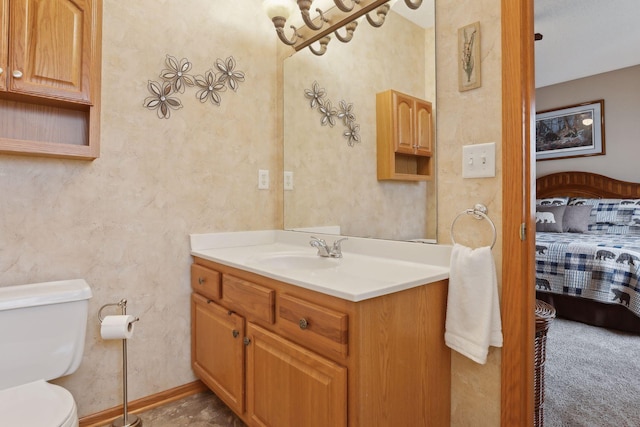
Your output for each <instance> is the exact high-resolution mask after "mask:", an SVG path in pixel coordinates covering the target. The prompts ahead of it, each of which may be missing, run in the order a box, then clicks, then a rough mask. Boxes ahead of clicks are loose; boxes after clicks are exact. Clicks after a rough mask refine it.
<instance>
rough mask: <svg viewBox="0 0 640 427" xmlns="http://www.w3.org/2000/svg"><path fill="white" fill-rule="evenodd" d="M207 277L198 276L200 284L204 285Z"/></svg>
mask: <svg viewBox="0 0 640 427" xmlns="http://www.w3.org/2000/svg"><path fill="white" fill-rule="evenodd" d="M206 281H207V279H205V278H204V277H198V284H199V285H204V282H206Z"/></svg>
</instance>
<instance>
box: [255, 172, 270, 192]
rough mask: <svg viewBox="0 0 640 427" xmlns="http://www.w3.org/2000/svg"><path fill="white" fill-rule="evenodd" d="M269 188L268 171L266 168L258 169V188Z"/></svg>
mask: <svg viewBox="0 0 640 427" xmlns="http://www.w3.org/2000/svg"><path fill="white" fill-rule="evenodd" d="M268 189H269V171H268V170H267V169H259V170H258V190H268Z"/></svg>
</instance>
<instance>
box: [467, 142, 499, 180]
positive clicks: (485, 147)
mask: <svg viewBox="0 0 640 427" xmlns="http://www.w3.org/2000/svg"><path fill="white" fill-rule="evenodd" d="M494 176H496V143H495V142H487V143H486V144H473V145H465V146H464V147H462V177H463V178H490V177H494Z"/></svg>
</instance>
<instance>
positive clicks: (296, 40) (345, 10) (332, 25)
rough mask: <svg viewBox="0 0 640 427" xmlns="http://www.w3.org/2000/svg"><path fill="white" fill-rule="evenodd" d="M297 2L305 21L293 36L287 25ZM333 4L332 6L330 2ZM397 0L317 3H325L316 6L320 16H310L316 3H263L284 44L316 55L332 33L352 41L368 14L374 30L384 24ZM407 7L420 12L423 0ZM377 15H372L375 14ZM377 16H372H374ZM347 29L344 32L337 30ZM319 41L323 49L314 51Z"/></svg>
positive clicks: (299, 0)
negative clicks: (360, 22)
mask: <svg viewBox="0 0 640 427" xmlns="http://www.w3.org/2000/svg"><path fill="white" fill-rule="evenodd" d="M294 1H295V2H296V3H297V4H298V9H299V10H300V17H301V18H302V21H301V22H300V23H299V26H298V27H297V26H296V25H293V24H291V25H290V28H291V29H292V30H293V32H292V34H291V36H287V35H286V34H285V29H284V27H285V24H286V23H287V20H288V19H289V17H290V16H291V14H292V13H293V12H294V10H295V4H294ZM331 1H332V2H333V5H332V3H331ZM395 1H397V0H316V4H319V3H324V6H323V7H324V8H325V10H323V9H322V8H321V7H316V8H315V9H314V10H315V12H316V13H317V16H315V17H312V16H311V9H312V7H313V6H314V1H313V0H264V1H263V3H262V5H263V8H264V10H265V12H266V13H267V16H269V18H270V19H271V20H272V21H273V25H274V27H275V28H276V33H277V34H278V37H279V38H280V41H282V43H284V44H286V45H288V46H292V47H293V48H294V49H295V50H296V51H298V50H301V49H304V48H305V47H309V49H310V50H311V52H313V53H314V54H315V55H323V54H324V53H325V52H326V51H327V45H328V44H329V41H330V40H331V36H330V34H331V33H334V34H335V36H336V38H337V39H338V40H340V41H341V42H343V43H347V42H349V41H351V39H352V38H353V33H354V32H355V30H356V27H357V26H358V18H360V17H361V16H364V15H366V17H367V21H368V22H369V24H370V25H372V26H374V27H376V28H377V27H380V26H382V24H384V21H385V19H386V16H387V13H389V10H390V9H391V5H392V4H393V3H395ZM404 2H405V4H406V5H407V7H409V8H410V9H417V8H419V7H420V5H422V0H404ZM373 11H375V12H374V13H370V12H373ZM372 14H373V15H375V16H373V17H372V16H371V15H372ZM343 27H344V30H345V33H344V34H340V33H339V32H338V30H340V29H341V28H343ZM315 42H318V43H319V44H320V48H319V49H317V48H314V47H313V46H312V44H313V43H315Z"/></svg>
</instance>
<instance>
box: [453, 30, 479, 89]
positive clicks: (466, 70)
mask: <svg viewBox="0 0 640 427" xmlns="http://www.w3.org/2000/svg"><path fill="white" fill-rule="evenodd" d="M480 65H481V64H480V22H474V23H473V24H469V25H466V26H464V27H462V28H459V29H458V91H460V92H464V91H467V90H471V89H476V88H479V87H480V86H481V84H482V81H481V73H480V71H481V66H480Z"/></svg>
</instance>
